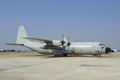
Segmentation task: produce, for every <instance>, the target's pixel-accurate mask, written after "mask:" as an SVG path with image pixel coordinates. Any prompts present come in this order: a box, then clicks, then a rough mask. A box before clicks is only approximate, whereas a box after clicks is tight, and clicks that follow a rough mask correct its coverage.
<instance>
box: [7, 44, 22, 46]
mask: <svg viewBox="0 0 120 80" xmlns="http://www.w3.org/2000/svg"><path fill="white" fill-rule="evenodd" d="M6 45H14V46H24V44H17V43H6Z"/></svg>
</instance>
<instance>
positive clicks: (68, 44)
mask: <svg viewBox="0 0 120 80" xmlns="http://www.w3.org/2000/svg"><path fill="white" fill-rule="evenodd" d="M70 45H71V43H70V38H69V37H68V43H67V46H68V47H70Z"/></svg>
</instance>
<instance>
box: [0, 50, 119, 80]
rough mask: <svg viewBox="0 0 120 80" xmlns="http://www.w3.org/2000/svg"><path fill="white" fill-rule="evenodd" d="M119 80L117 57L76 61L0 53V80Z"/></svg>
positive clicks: (35, 55)
mask: <svg viewBox="0 0 120 80" xmlns="http://www.w3.org/2000/svg"><path fill="white" fill-rule="evenodd" d="M107 79H108V80H120V53H111V54H109V55H102V57H101V58H98V57H94V56H82V57H81V56H79V57H52V56H43V55H40V54H38V53H35V52H25V53H12V52H10V53H2V52H0V80H107Z"/></svg>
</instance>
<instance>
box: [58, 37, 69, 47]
mask: <svg viewBox="0 0 120 80" xmlns="http://www.w3.org/2000/svg"><path fill="white" fill-rule="evenodd" d="M60 43H61V45H62V47H70V45H71V43H70V38H69V37H68V38H67V39H66V38H65V37H64V35H62V40H61V41H60Z"/></svg>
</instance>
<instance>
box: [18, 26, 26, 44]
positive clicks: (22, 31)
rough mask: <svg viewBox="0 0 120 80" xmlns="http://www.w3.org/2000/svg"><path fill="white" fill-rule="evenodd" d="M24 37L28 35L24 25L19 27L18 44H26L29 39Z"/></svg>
mask: <svg viewBox="0 0 120 80" xmlns="http://www.w3.org/2000/svg"><path fill="white" fill-rule="evenodd" d="M23 37H27V33H26V31H25V29H24V26H20V27H19V29H18V35H17V41H16V43H17V44H25V43H27V41H28V40H26V39H23Z"/></svg>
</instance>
